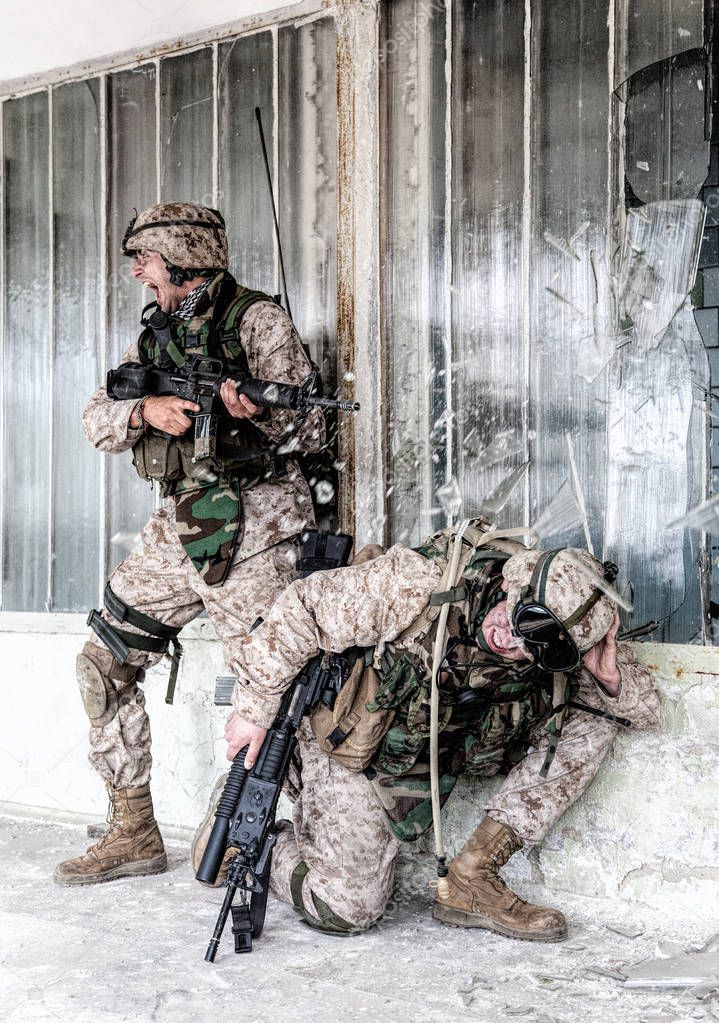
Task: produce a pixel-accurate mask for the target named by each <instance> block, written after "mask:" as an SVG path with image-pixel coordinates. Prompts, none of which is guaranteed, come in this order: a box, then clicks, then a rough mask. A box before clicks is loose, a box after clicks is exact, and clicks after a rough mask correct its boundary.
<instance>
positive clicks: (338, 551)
mask: <svg viewBox="0 0 719 1023" xmlns="http://www.w3.org/2000/svg"><path fill="white" fill-rule="evenodd" d="M302 539H303V544H302V549H301V557H300V560H299V562H298V569H299V572H300V575H301V576H302V575H309V574H310V573H311V572H312V571H314V570H316V569H317V568H320V567H321V568H339V567H340V566H342V565H346V564H347V561H348V559H349V555H350V551H351V550H352V537H351V536H347V535H346V534H344V533H336V534H335V533H329V534H328V533H320V532H318V531H317V530H308V531H307V532H306V533H305V534H304V535H303V538H302ZM303 566H304V570H303ZM349 671H350V664H349V662H348V661H347V660H346V659H345V658H344V657H341V656H339V655H336V654H333V655H327V654H318V655H317V656H316V657H314V658H313V659H312V660H311V661H309V662H308V663H307V664H306V665H305V667H304V668H303V670H302V671H301V672H300V674H299V675H298V676H297V678H296V679H295V680H294V682H293V683H292V685H291V686H290V688H289V689H288V690H287V692H286V693H285V695H284V696H283V698H282V703H281V704H280V709H279V710H278V712H277V715H276V717H275V720H274V721H273V723H272V727H271V728H270V730H269V731H268V733H267V735H266V737H265V741H264V743H263V744H262V749H261V750H260V753H259V756H258V758H257V762H256V763H255V765H254V767H252V768H251V769H250V770H249V771H248V770H247V769H246V768H245V766H244V764H245V754H246V753H247V749H248V747H245V748H244V749H242V750H240V752H239V753H238V754H237V756H236V757H235V759H234V760H233V762H232V767H231V768H230V774H229V777H228V779H227V781H226V783H225V787H224V789H223V791H222V795H221V797H220V800H219V803H218V806H217V810H216V815H215V823H214V825H213V828H212V832H211V833H210V838H209V841H208V843H207V847H206V848H205V852H204V855H203V857H202V862H201V863H200V866H199V869H198V871H197V874H196V875H195V876H196V878H197V880H198V881H202V882H203V883H205V884H214V883H215V881H216V880H217V875H218V873H219V871H220V867H221V865H222V860H223V858H224V855H225V852H226V850H227V849H229V848H235V849H236V850H237V853H236V855H235V857H234V859H233V860H232V864H231V866H230V869H229V873H228V876H227V881H226V882H225V883H226V885H227V892H226V894H225V899H224V902H223V903H222V908H221V910H220V914H219V916H218V918H217V923H216V924H215V930H214V933H213V935H212V938H211V940H210V944H209V945H208V948H207V952H206V953H205V962H208V963H212V962H214V961H215V955H216V953H217V949H218V946H219V944H220V938H221V937H222V932H223V930H224V928H225V924H226V922H227V917H228V915H229V913H230V911H232V933H233V934H234V936H235V952H251V951H252V939H253V938H259V936H260V934H261V933H262V928H263V926H264V921H265V910H266V906H267V892H268V882H269V877H270V867H271V863H272V849H273V848H274V845H275V842H276V841H277V836H276V835H275V833H274V823H275V811H276V809H277V800H278V799H279V796H280V792H281V790H282V785H283V782H284V780H285V776H286V774H287V770H288V768H289V764H290V760H291V757H292V753H293V750H294V748H295V745H296V744H297V737H296V733H297V729H298V728H299V725H300V722H301V721H302V718H303V716H304V715H305V714H311V713H312V711H313V710H314V709H315V707H317V705H318V704H319V703H320V701H322V700H324V701H325V702H327V703H328V705H330V706H331V705H332V703H333V699H334V696H336V694H337V693H338V692H339V690H340V688H341V687H342V684H343V682H344V681H345V680H346V678H347V676H348V674H349ZM238 890H239V891H240V892H241V893H242V902H241V903H240V904H239V905H233V900H234V898H235V895H236V893H237V891H238Z"/></svg>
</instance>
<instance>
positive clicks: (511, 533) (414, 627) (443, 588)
mask: <svg viewBox="0 0 719 1023" xmlns="http://www.w3.org/2000/svg"><path fill="white" fill-rule="evenodd" d="M460 530H461V526H448V527H447V529H445V530H443V533H442V535H443V536H446V537H447V541H448V556H447V559H446V561H445V562H444V572H443V573H442V578H441V579H440V581H439V586H438V587H437V589H436V590H435V592H434V593H433V594H432V596H431V597H430V598H429V603H428V604H427V606H426V607H425V608H424V609H423V610H422V611H420V613H419V614H418V615H417V617H416V618H415V620H414V621H413V622H411V623H410V624H409V625H408V626H407V628H406V629H405V630H404V632H401V633H400V634H399V636H397V638H396V639H395V640H393V642H392V645H393V646H399V645H402V646H404V645H406V644H407V643H409V642H411V641H414V640H417V639H421V638H422V637H423V636H425V635H426V634H427V632H429V629H430V628H431V626H432V624H433V623H434V621H435V620H436V618H437V616H438V615H439V612H440V609H441V608H442V606H443V605H444V604H461V603H463V602H464V601H465V600H467V598H468V596H469V591H468V590H467V586H466V583H465V582H464V581H463V576H464V573H465V570H466V568H467V565H469V563H470V562H471V561H472V560H473V559H474V558H475V557H476V556H477V552H478V551H479V550H481V548H483V547H489V546H490V544H491V545H494V544H497V545H498V546H499V548H500V551H502V553H500V555H499V558H503V557H505V556H507V557H511V554H510V553H509V550H508V547H509V546H510V543H511V544H513V543H516V542H517V541H518V540H519V538H520V537H522V536H526V535H527V532H528V531H527V529H525V528H524V527H522V526H518V527H516V528H513V529H498V530H495V529H494V528H493V527H492V526H491V525H490V523H489V522H487V520H486V519H472V520H470V522H469V524H468V525H467V526H466V528H465V529H464V532H463V533H461V539H460V544H461V551H460V553H459V555H458V558H459V561H458V568H457V571H456V574H455V573H453V571H452V566H451V563H450V559H449V548H450V547H452V546H453V538H454V537H456V536H457V534H459V533H460ZM502 548H503V550H502ZM487 553H488V554H489V552H487ZM442 560H443V559H438V564H442ZM453 577H454V578H453Z"/></svg>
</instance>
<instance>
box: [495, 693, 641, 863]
mask: <svg viewBox="0 0 719 1023" xmlns="http://www.w3.org/2000/svg"><path fill="white" fill-rule="evenodd" d="M624 684H625V685H627V684H630V681H629V679H627V680H626V681H625V683H624ZM577 699H578V700H579V701H580V702H581V703H586V704H587V705H588V706H590V707H596V708H597V709H600V710H601V709H602V703H601V700H600V698H599V696H598V694H597V691H596V687H595V685H594V684H588V683H587V682H586V680H585V679H584V678H583V679H582V683H581V685H580V687H579V692H578V694H577ZM617 727H618V726H617V725H616V724H615V723H614V722H613V721H609V720H608V719H607V718H601V717H595V716H594V715H592V714H587V713H586V712H582V711H580V710H570V711H569V712H568V714H567V717H566V720H565V722H564V727H563V728H562V735H561V738H560V740H559V744H558V745H557V752H556V754H555V756H554V760H553V761H552V764H551V766H550V768H549V771H548V773H547V777H546V778H542V777H541V776H540V774H539V771H540V768H541V767H542V764H543V763H544V758H545V756H546V753H547V747H548V743H549V738H548V736H547V733H546V731H545V730H544V726H543V725H542V724H539V725H537V726H536V727H535V728H534V729H533V730H532V731H531V732H530V736H529V737H530V741H531V744H532V745H531V746H530V750H529V752H528V753H527V755H526V756H525V757H524V758H523V759H522V760H520V762H519V763H518V764H516V765H515V766H514V767H513V768H512V769H511V771H510V772H509V773H508V774H507V777H506V778H505V780H504V784H503V785H502V787H501V788H500V790H499V791H498V792H497V794H496V795H495V796H493V797H492V798H491V799H490V800H489V801H488V802H487V804H486V805H485V807H484V809H485V811H486V812H487V813H488V814H489V816H490V817H491V818H492V819H493V820H495V821H499V823H500V824H508V825H509V827H510V828H511V829H512V830H513V831H514V833H515V834H516V836H517V838H519V839H521V841H522V842H523V843H524V844H525V845H536V844H538V843H539V842H541V841H542V839H543V838H544V837H545V835H546V834H547V833H548V832H549V831H550V830H551V829H552V828H553V827H554V825H555V824H556V823H557V821H558V820H559V818H560V817H561V816H562V814H563V813H564V812H565V810H568V809H569V807H570V806H571V805H572V803H573V802H574V801H575V800H576V799H578V798H579V796H581V794H582V793H583V792H584V790H585V789H586V788H587V786H588V785H589V784H590V782H591V781H592V780H593V778H594V776H595V774H596V773H597V771H598V770H599V767H600V765H601V763H602V761H603V760H604V757H605V756H606V754H607V752H608V751H609V747H610V746H611V744H612V741H613V739H614V737H615V735H616V733H617Z"/></svg>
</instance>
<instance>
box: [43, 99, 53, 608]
mask: <svg viewBox="0 0 719 1023" xmlns="http://www.w3.org/2000/svg"><path fill="white" fill-rule="evenodd" d="M52 118H53V88H52V86H50V87H49V88H48V90H47V161H48V167H47V199H48V202H47V206H48V246H47V247H48V268H47V279H48V289H47V294H48V307H47V317H48V320H47V325H48V330H47V334H48V367H47V393H48V395H49V400H50V408H51V414H50V418H49V423H48V444H47V452H48V455H47V461H48V464H47V477H46V479H47V482H48V487H47V501H48V514H47V551H48V558H47V595H46V597H45V610H46V611H51V610H52V586H53V565H54V561H55V559H54V558H53V556H52V541H53V536H52V532H53V531H52V518H53V446H54V436H53V435H54V430H53V416H52V402H53V398H54V393H53V356H54V353H55V217H54V212H55V196H54V189H55V175H54V168H53V163H52V150H53V135H54V133H53V123H52Z"/></svg>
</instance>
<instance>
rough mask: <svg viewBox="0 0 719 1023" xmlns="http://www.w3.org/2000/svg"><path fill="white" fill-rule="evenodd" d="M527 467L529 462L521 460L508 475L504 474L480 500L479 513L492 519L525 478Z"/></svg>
mask: <svg viewBox="0 0 719 1023" xmlns="http://www.w3.org/2000/svg"><path fill="white" fill-rule="evenodd" d="M528 468H529V462H528V461H527V462H522V464H521V465H519V466H517V468H516V469H513V470H512V472H510V474H509V475H508V476H505V477H504V479H503V480H501V482H500V483H498V484H497V486H496V487H495V488H494V490H493V491H492V493H491V494H490V495H489V497H488V498H487V499H486V501H483V502H482V505H481V509H480V510H481V514H482V515H484V516H486V517H487V518H488V519H494V518H495V517H496V516H497V515H498V514H499V513H500V512H501V510H502V508H504V506H505V504H506V503H507V501H508V500H509V498H510V497H511V496H512V494H513V493H514V491H515V489H516V488H517V487H518V486H519V484H520V483H521V482H522V480H523V479H524V478H525V476H526V475H527V470H528Z"/></svg>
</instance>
